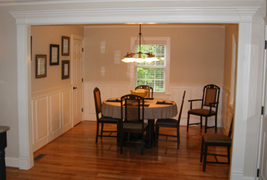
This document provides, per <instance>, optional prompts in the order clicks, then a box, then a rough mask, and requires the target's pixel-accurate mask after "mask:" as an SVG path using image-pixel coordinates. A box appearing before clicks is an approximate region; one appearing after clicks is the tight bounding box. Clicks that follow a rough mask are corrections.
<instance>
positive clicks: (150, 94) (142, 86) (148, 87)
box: [135, 85, 153, 98]
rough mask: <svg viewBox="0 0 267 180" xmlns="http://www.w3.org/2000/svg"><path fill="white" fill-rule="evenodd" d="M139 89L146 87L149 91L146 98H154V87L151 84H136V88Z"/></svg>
mask: <svg viewBox="0 0 267 180" xmlns="http://www.w3.org/2000/svg"><path fill="white" fill-rule="evenodd" d="M137 89H145V90H147V91H148V93H147V95H146V96H145V98H153V87H151V86H149V85H140V86H136V87H135V90H137Z"/></svg>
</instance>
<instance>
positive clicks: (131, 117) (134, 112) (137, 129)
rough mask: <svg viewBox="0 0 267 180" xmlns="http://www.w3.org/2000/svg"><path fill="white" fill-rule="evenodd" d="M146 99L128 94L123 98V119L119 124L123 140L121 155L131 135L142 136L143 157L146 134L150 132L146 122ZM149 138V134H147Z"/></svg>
mask: <svg viewBox="0 0 267 180" xmlns="http://www.w3.org/2000/svg"><path fill="white" fill-rule="evenodd" d="M144 107H145V104H144V98H142V97H140V96H137V95H133V94H128V95H124V96H122V97H121V119H120V123H119V129H120V130H119V132H120V140H121V143H120V145H121V149H120V153H121V154H122V150H123V145H124V141H125V139H129V138H126V137H125V135H127V136H129V135H130V133H134V134H141V155H143V149H144V138H145V132H147V130H148V124H147V123H145V122H144V110H145V109H144ZM146 137H147V138H148V133H146Z"/></svg>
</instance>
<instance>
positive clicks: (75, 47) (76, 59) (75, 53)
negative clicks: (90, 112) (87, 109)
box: [71, 34, 83, 126]
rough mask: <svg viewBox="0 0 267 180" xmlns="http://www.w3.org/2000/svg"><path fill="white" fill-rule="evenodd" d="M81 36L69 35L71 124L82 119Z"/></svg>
mask: <svg viewBox="0 0 267 180" xmlns="http://www.w3.org/2000/svg"><path fill="white" fill-rule="evenodd" d="M82 41H83V37H82V36H78V35H73V34H72V35H71V49H72V50H71V67H72V71H71V82H72V85H73V96H72V97H73V101H72V102H73V104H72V112H73V113H72V114H73V126H75V125H76V124H78V123H79V122H81V121H82V120H83V110H82V109H83V80H82V78H83V71H82V69H83V68H82V66H83V65H82V64H83V63H82V62H83V60H82V59H83V58H82V56H83V51H82V48H83V46H82V44H83V42H82Z"/></svg>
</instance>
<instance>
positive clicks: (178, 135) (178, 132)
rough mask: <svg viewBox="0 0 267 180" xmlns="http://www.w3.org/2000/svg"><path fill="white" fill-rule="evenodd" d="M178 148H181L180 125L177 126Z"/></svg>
mask: <svg viewBox="0 0 267 180" xmlns="http://www.w3.org/2000/svg"><path fill="white" fill-rule="evenodd" d="M176 138H177V149H179V146H180V130H179V127H177V136H176Z"/></svg>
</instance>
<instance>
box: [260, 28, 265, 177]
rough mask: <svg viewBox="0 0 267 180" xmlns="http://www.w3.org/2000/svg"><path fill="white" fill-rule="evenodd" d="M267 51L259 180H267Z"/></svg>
mask: <svg viewBox="0 0 267 180" xmlns="http://www.w3.org/2000/svg"><path fill="white" fill-rule="evenodd" d="M266 34H267V32H266ZM266 58H267V51H266V49H265V78H264V82H265V91H264V97H265V99H264V113H263V117H262V119H261V127H262V129H261V138H260V139H261V142H260V146H261V147H260V151H261V152H260V156H259V160H260V161H259V162H260V165H259V172H258V173H259V174H258V175H259V180H267V76H266V75H267V74H266V71H267V66H266V62H267V59H266Z"/></svg>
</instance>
